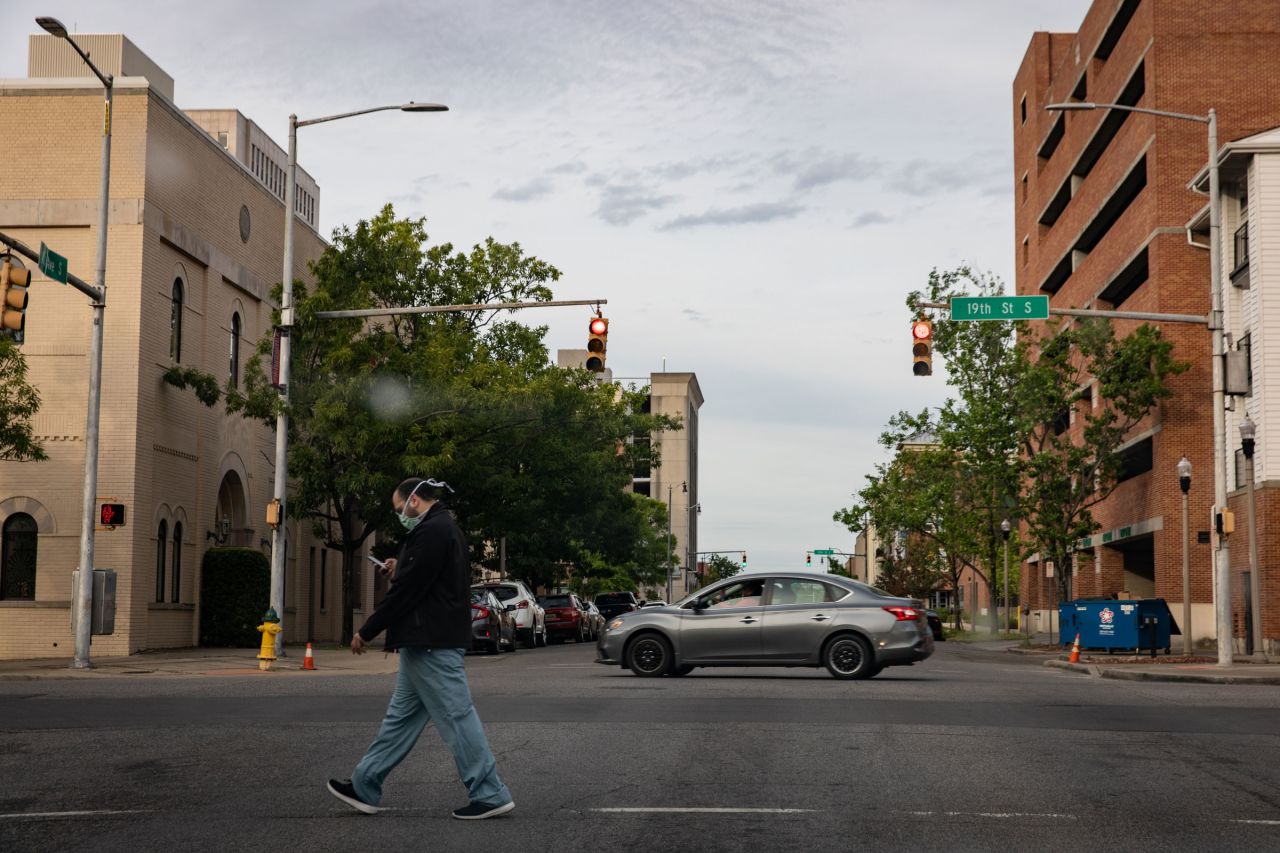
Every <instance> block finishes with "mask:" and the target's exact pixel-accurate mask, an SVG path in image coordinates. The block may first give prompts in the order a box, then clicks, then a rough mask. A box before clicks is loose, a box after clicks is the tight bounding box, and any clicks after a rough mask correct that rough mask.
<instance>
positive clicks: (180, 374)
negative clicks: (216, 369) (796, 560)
mask: <svg viewBox="0 0 1280 853" xmlns="http://www.w3.org/2000/svg"><path fill="white" fill-rule="evenodd" d="M161 378H162V379H163V380H164V381H165V383H166V384H168V385H172V386H173V387H174V388H177V389H179V390H186V389H187V388H190V389H191V390H192V391H193V392H194V393H195V395H196V399H198V400H199V401H200V402H201V403H204V404H205V405H206V406H208V407H209V408H213V407H214V406H216V405H218V401H219V400H220V399H222V391H221V389H220V388H218V380H217V379H214V378H213V377H212V376H210V375H209V374H208V373H205V372H203V371H201V370H196V369H195V368H194V367H183V366H182V365H180V364H175V365H173V366H172V367H170V368H169V369H168V370H166V371H165V372H164V376H162V377H161Z"/></svg>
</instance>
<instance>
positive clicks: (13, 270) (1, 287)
mask: <svg viewBox="0 0 1280 853" xmlns="http://www.w3.org/2000/svg"><path fill="white" fill-rule="evenodd" d="M30 283H31V271H30V270H28V269H27V268H26V267H24V266H23V265H22V262H21V261H19V260H18V259H17V258H15V257H13V256H12V255H5V256H4V258H3V261H0V332H2V333H4V334H7V335H10V336H11V337H12V338H13V339H14V340H15V341H17V342H18V343H22V338H23V334H22V330H23V329H24V328H25V327H26V324H27V285H28V284H30Z"/></svg>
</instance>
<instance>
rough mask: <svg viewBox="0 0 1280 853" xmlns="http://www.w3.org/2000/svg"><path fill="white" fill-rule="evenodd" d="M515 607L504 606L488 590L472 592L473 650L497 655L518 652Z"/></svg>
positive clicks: (473, 590)
mask: <svg viewBox="0 0 1280 853" xmlns="http://www.w3.org/2000/svg"><path fill="white" fill-rule="evenodd" d="M515 610H516V608H515V606H514V605H510V604H503V603H502V602H501V601H499V600H498V597H497V596H496V595H494V594H493V593H492V592H490V591H489V590H487V589H475V588H473V589H472V590H471V650H472V651H473V652H478V651H483V652H488V653H489V654H491V655H496V654H498V653H499V652H501V651H502V649H503V647H504V646H505V647H506V649H507V651H509V652H514V651H515V650H516V620H515V616H514V613H515Z"/></svg>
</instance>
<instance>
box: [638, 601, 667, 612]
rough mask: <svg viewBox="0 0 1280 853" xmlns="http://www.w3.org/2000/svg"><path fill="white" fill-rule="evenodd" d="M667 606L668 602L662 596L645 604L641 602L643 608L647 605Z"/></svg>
mask: <svg viewBox="0 0 1280 853" xmlns="http://www.w3.org/2000/svg"><path fill="white" fill-rule="evenodd" d="M666 606H667V603H666V602H665V601H663V600H662V599H661V598H655V599H654V600H653V601H646V602H645V603H644V604H641V605H640V608H641V609H642V610H643V609H644V608H646V607H666Z"/></svg>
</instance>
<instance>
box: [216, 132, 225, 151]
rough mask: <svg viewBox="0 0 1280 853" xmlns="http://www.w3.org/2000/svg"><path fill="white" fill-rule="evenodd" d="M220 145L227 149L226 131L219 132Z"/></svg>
mask: <svg viewBox="0 0 1280 853" xmlns="http://www.w3.org/2000/svg"><path fill="white" fill-rule="evenodd" d="M218 144H219V145H221V146H222V147H223V148H226V147H227V132H226V131H225V130H220V131H218Z"/></svg>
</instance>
